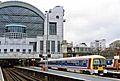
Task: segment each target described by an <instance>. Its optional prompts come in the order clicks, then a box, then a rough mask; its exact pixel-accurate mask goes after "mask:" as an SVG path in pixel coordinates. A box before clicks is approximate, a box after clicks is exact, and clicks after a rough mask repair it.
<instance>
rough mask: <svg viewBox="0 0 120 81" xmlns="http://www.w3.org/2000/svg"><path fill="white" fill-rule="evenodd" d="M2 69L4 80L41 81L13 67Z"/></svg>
mask: <svg viewBox="0 0 120 81" xmlns="http://www.w3.org/2000/svg"><path fill="white" fill-rule="evenodd" d="M2 71H3V75H4V79H5V81H42V80H40V79H38V78H36V77H34V76H28V75H27V74H23V73H21V72H19V71H17V70H15V68H3V69H2Z"/></svg>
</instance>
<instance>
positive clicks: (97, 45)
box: [90, 39, 106, 53]
mask: <svg viewBox="0 0 120 81" xmlns="http://www.w3.org/2000/svg"><path fill="white" fill-rule="evenodd" d="M90 47H91V48H93V49H94V52H98V53H99V52H100V51H104V50H105V49H106V40H105V39H101V40H95V41H94V42H91V43H90Z"/></svg>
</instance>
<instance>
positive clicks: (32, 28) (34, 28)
mask: <svg viewBox="0 0 120 81" xmlns="http://www.w3.org/2000/svg"><path fill="white" fill-rule="evenodd" d="M0 22H1V23H0V36H3V35H4V33H5V25H7V24H11V23H17V24H21V25H25V26H27V28H26V33H28V35H27V36H28V37H36V36H37V35H40V36H42V35H44V19H43V18H42V17H41V16H40V15H38V14H37V13H36V12H34V11H33V10H31V9H28V8H25V7H22V6H7V7H3V8H0ZM14 30H16V29H14ZM17 30H19V29H17ZM20 31H21V30H20ZM24 32H25V31H24Z"/></svg>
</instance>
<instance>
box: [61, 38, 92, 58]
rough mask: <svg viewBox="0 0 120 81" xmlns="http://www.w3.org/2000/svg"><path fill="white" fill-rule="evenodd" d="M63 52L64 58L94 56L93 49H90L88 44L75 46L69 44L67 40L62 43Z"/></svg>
mask: <svg viewBox="0 0 120 81" xmlns="http://www.w3.org/2000/svg"><path fill="white" fill-rule="evenodd" d="M62 52H63V57H76V56H85V55H92V54H93V48H91V47H88V46H87V45H86V43H80V44H77V45H75V46H74V45H73V42H71V43H68V42H67V41H66V40H64V41H63V43H62Z"/></svg>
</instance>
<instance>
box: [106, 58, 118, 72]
mask: <svg viewBox="0 0 120 81" xmlns="http://www.w3.org/2000/svg"><path fill="white" fill-rule="evenodd" d="M106 64H107V67H106V69H114V70H117V69H120V59H106Z"/></svg>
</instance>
